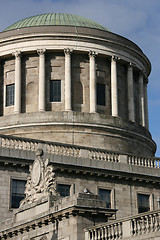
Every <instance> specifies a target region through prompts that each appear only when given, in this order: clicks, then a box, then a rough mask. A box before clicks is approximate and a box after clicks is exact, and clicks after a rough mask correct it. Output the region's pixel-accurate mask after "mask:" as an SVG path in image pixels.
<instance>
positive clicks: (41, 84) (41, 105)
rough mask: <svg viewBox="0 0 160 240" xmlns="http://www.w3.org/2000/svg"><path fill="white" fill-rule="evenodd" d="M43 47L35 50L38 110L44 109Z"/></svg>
mask: <svg viewBox="0 0 160 240" xmlns="http://www.w3.org/2000/svg"><path fill="white" fill-rule="evenodd" d="M45 51H46V50H45V49H39V50H37V53H38V54H39V106H38V110H39V111H40V112H43V111H45Z"/></svg>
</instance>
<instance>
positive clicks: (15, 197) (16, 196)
mask: <svg viewBox="0 0 160 240" xmlns="http://www.w3.org/2000/svg"><path fill="white" fill-rule="evenodd" d="M25 184H26V181H25V180H15V179H12V183H11V208H18V207H19V204H20V201H21V200H23V199H24V198H25V194H24V190H25Z"/></svg>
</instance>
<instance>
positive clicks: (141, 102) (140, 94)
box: [139, 72, 145, 127]
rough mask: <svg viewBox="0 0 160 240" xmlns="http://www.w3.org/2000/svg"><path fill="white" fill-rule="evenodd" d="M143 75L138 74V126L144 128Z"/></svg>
mask: <svg viewBox="0 0 160 240" xmlns="http://www.w3.org/2000/svg"><path fill="white" fill-rule="evenodd" d="M143 89H144V87H143V73H142V72H140V74H139V120H140V125H142V126H143V127H145V114H144V91H143Z"/></svg>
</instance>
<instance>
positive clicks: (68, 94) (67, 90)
mask: <svg viewBox="0 0 160 240" xmlns="http://www.w3.org/2000/svg"><path fill="white" fill-rule="evenodd" d="M71 52H72V50H70V49H69V48H66V49H64V54H65V111H71V110H72V101H71Z"/></svg>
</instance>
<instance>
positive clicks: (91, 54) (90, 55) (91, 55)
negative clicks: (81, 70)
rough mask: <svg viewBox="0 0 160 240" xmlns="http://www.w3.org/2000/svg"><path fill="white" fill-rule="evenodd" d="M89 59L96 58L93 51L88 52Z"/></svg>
mask: <svg viewBox="0 0 160 240" xmlns="http://www.w3.org/2000/svg"><path fill="white" fill-rule="evenodd" d="M88 55H89V57H96V55H97V53H96V52H95V51H91V50H90V51H89V54H88Z"/></svg>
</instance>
